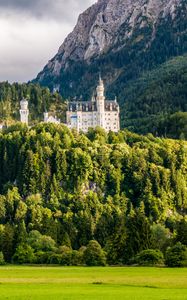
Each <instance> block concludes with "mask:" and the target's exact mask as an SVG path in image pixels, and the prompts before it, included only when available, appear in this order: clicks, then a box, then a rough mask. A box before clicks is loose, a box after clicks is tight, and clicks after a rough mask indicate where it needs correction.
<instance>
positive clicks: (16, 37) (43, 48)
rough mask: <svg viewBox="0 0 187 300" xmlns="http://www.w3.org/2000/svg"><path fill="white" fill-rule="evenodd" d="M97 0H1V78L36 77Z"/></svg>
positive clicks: (13, 79)
mask: <svg viewBox="0 0 187 300" xmlns="http://www.w3.org/2000/svg"><path fill="white" fill-rule="evenodd" d="M95 2H96V0H0V81H5V80H8V81H10V82H13V81H19V82H23V81H28V80H31V79H33V78H34V77H36V75H37V74H38V72H39V71H41V70H42V69H43V67H44V65H45V64H46V63H47V62H48V60H49V59H51V58H52V57H53V56H54V55H55V54H56V53H57V51H58V48H59V47H60V45H61V44H62V42H63V40H64V38H65V37H66V36H67V34H68V33H70V32H71V31H72V29H73V27H74V26H75V24H76V21H77V18H78V15H79V13H80V12H83V11H84V10H85V9H86V8H87V7H89V6H90V5H91V4H92V3H95Z"/></svg>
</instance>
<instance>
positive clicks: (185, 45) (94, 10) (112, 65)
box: [35, 0, 187, 105]
mask: <svg viewBox="0 0 187 300" xmlns="http://www.w3.org/2000/svg"><path fill="white" fill-rule="evenodd" d="M186 37H187V1H186V0H98V2H97V3H96V4H94V5H93V6H91V7H90V8H88V9H87V10H86V11H85V12H84V13H82V14H81V15H80V16H79V18H78V22H77V25H76V26H75V28H74V30H73V32H72V33H70V34H69V36H68V37H67V38H66V39H65V41H64V43H63V44H62V46H61V47H60V48H59V51H58V53H57V55H56V56H55V57H54V58H53V59H52V60H51V61H50V62H49V63H48V64H47V65H46V66H45V67H44V69H43V71H42V72H41V73H39V75H38V76H37V79H36V80H35V81H37V82H39V83H40V84H42V85H46V86H49V87H50V88H51V89H53V88H54V87H56V86H58V87H59V88H60V92H61V93H62V94H63V96H65V97H74V96H78V97H80V96H81V95H83V96H84V98H85V99H86V98H88V97H89V96H90V94H91V93H92V91H93V88H94V86H95V84H96V81H97V79H98V74H99V72H101V73H102V76H103V77H104V80H105V82H106V86H107V93H108V95H111V96H114V94H116V95H117V96H118V97H119V100H120V103H121V105H123V103H124V102H125V94H124V93H123V90H124V88H125V87H126V85H128V84H129V82H130V81H132V80H134V79H136V78H138V77H139V76H140V75H141V74H142V73H143V72H145V71H147V70H151V69H153V68H154V67H155V66H157V65H160V64H162V63H164V62H166V61H167V60H168V59H170V58H171V57H175V56H178V55H181V54H183V53H185V52H187V38H186Z"/></svg>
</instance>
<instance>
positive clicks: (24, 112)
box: [20, 99, 29, 125]
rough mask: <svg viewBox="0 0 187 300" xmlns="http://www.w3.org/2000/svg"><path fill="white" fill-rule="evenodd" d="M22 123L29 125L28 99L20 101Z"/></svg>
mask: <svg viewBox="0 0 187 300" xmlns="http://www.w3.org/2000/svg"><path fill="white" fill-rule="evenodd" d="M20 107H21V109H20V121H21V122H22V123H25V124H27V125H28V118H29V110H28V101H27V100H26V99H22V100H21V101H20Z"/></svg>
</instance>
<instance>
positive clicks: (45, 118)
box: [44, 112, 49, 122]
mask: <svg viewBox="0 0 187 300" xmlns="http://www.w3.org/2000/svg"><path fill="white" fill-rule="evenodd" d="M48 118H49V113H48V112H44V122H47V121H48Z"/></svg>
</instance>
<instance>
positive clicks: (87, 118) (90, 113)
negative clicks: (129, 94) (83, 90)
mask: <svg viewBox="0 0 187 300" xmlns="http://www.w3.org/2000/svg"><path fill="white" fill-rule="evenodd" d="M96 91H97V95H96V97H92V99H91V101H88V102H85V101H74V102H68V110H67V113H66V119H67V126H68V127H69V128H71V129H73V128H75V129H77V131H83V132H87V131H88V129H89V128H90V127H91V128H95V127H97V126H100V127H102V128H103V129H105V130H106V131H107V132H108V131H110V130H111V131H114V132H118V131H119V130H120V121H119V119H120V118H119V114H120V109H119V105H118V103H117V101H116V99H115V100H113V101H109V100H105V95H104V94H105V88H104V83H103V80H102V79H101V78H100V79H99V85H98V86H97V89H96Z"/></svg>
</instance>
